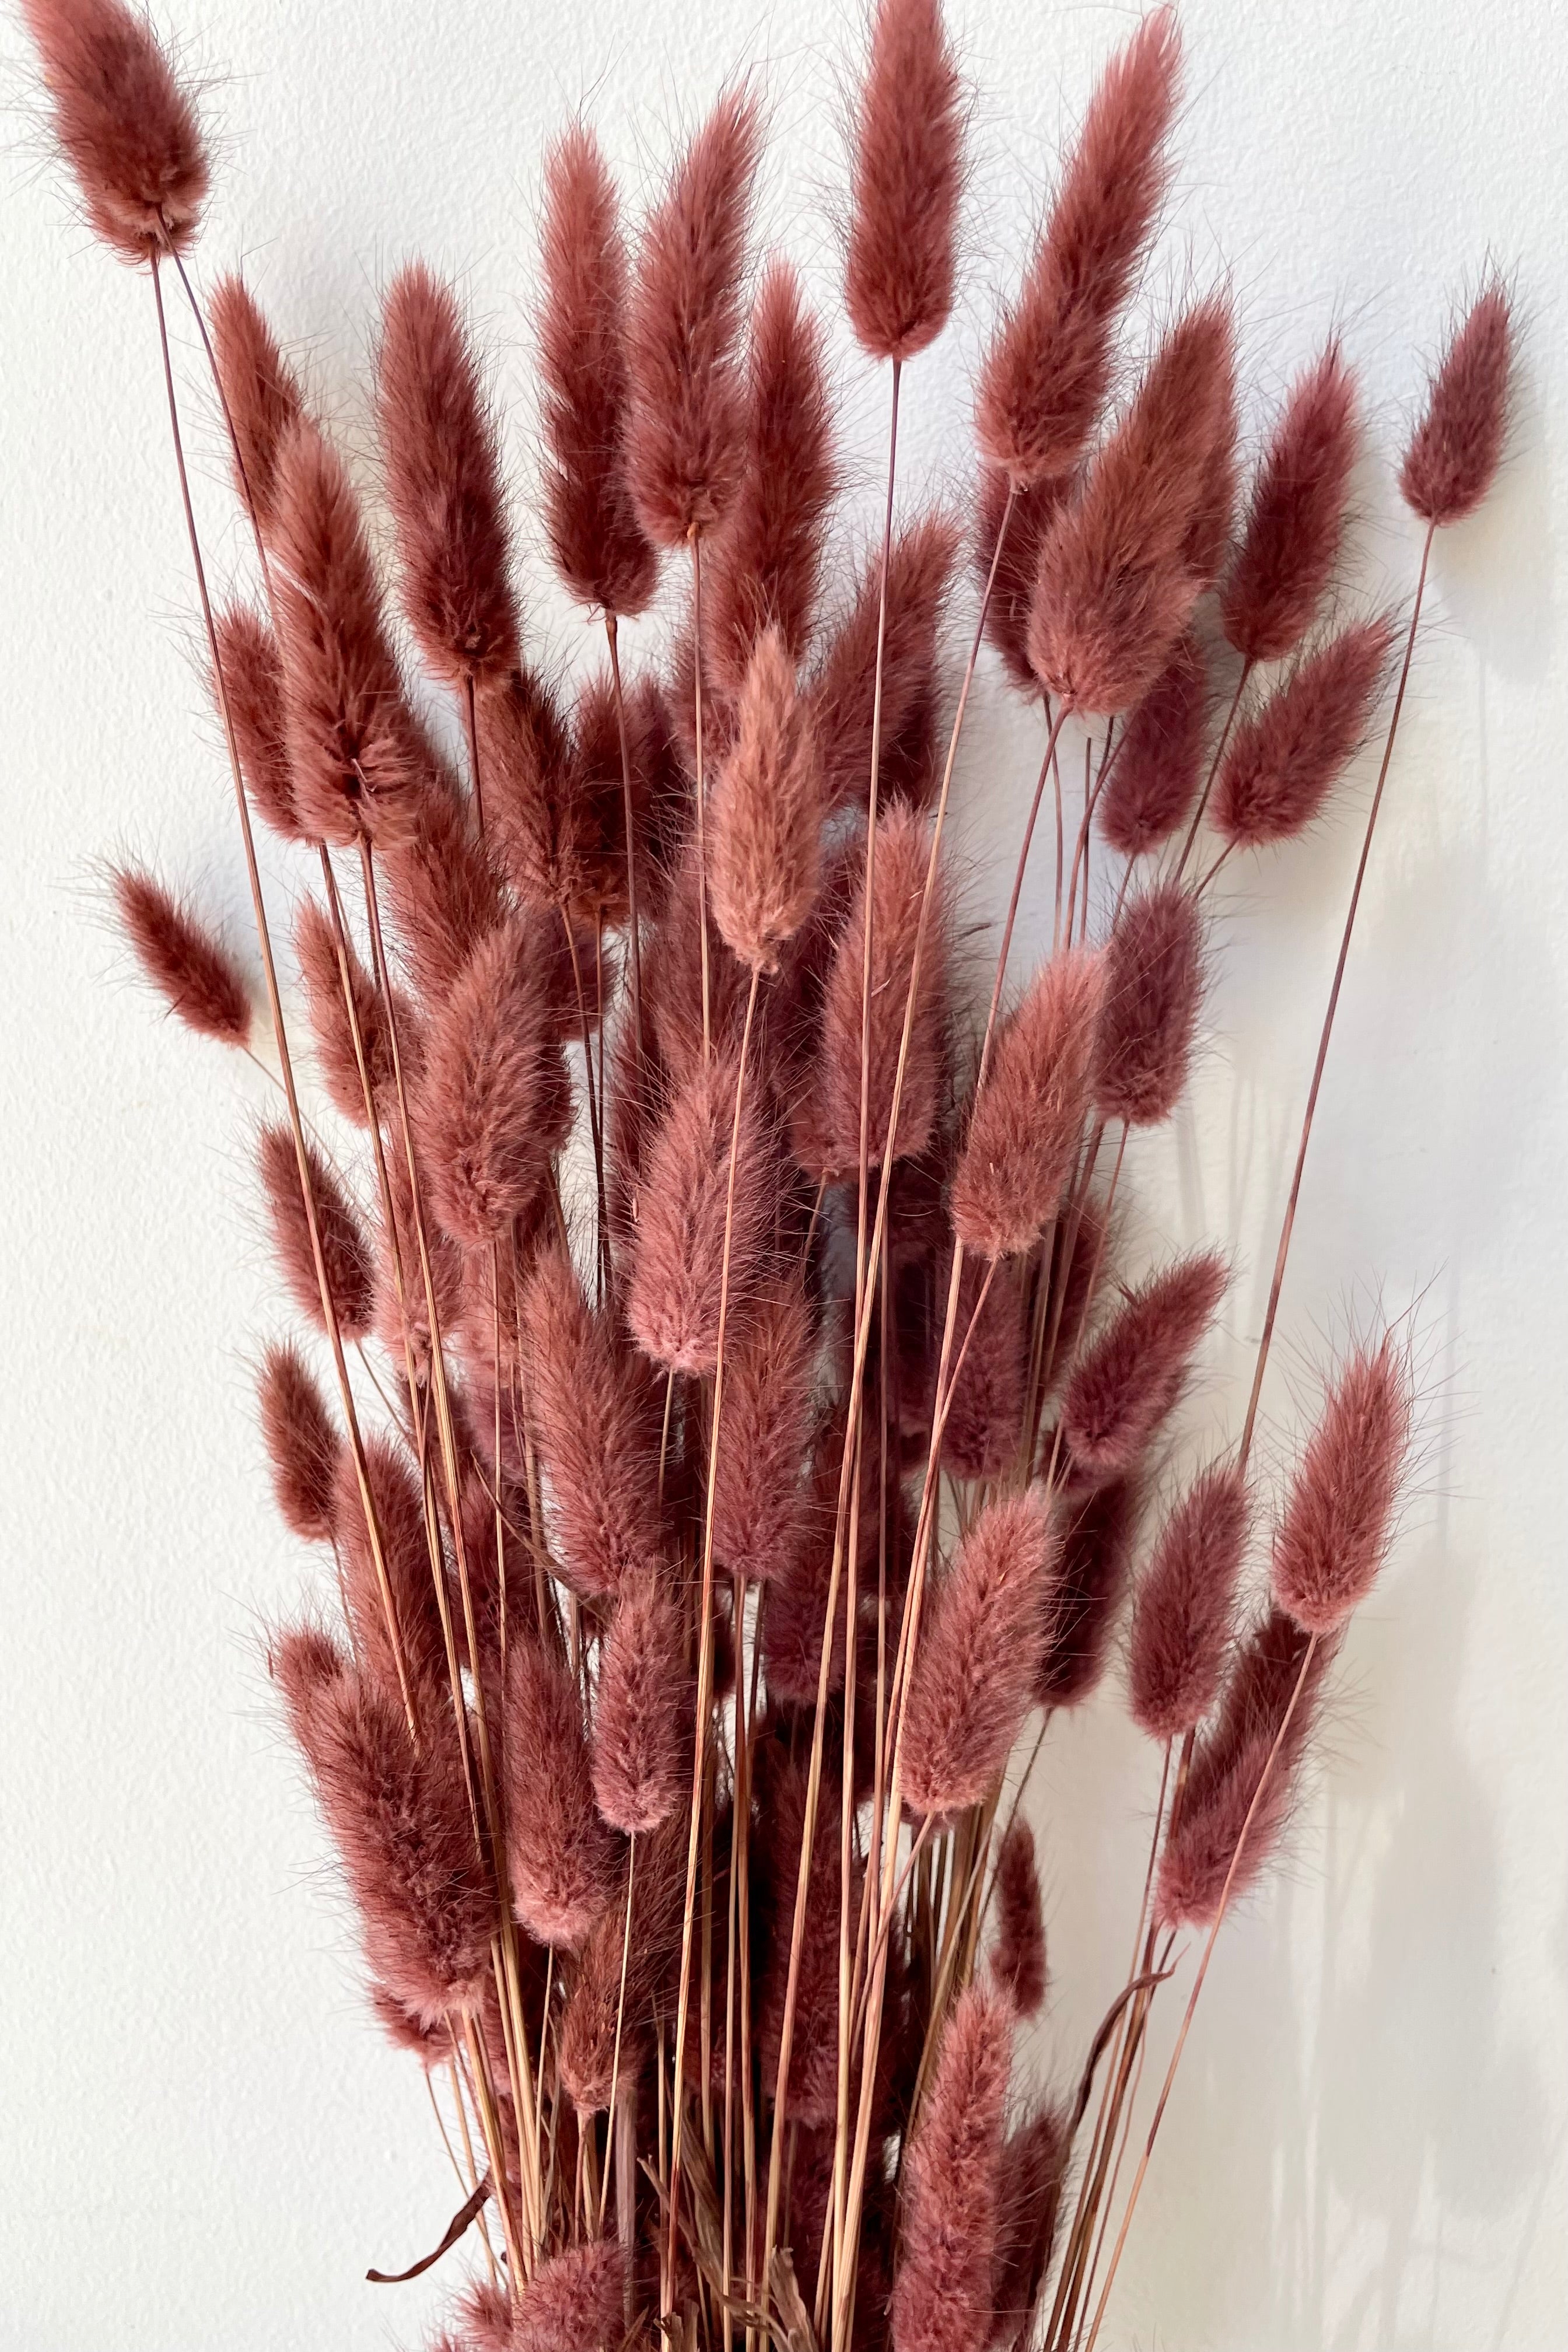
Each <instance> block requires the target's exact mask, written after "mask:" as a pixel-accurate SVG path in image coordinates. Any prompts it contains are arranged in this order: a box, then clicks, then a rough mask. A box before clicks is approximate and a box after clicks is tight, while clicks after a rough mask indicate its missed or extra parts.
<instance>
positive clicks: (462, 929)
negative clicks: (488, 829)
mask: <svg viewBox="0 0 1568 2352" xmlns="http://www.w3.org/2000/svg"><path fill="white" fill-rule="evenodd" d="M416 749H417V750H419V751H421V753H422V754H424V755H426V761H427V752H428V747H427V746H426V745H424V743H423V740H422V739H421V740H420V742H419V744H418V745H417V746H416ZM426 772H427V767H426ZM410 820H411V821H410V823H409V824H408V827H407V830H406V832H405V831H404V830H403V828H402V826H401V824H395V825H389V826H388V827H387V828H386V830H385V834H384V835H383V833H382V831H381V830H380V829H379V824H378V828H377V830H376V833H375V850H376V859H377V864H378V866H379V867H380V868H381V870H382V871H383V873H384V876H385V878H386V895H387V897H388V898H389V899H390V901H391V904H392V911H393V915H394V918H395V926H396V930H397V934H398V938H399V941H400V944H401V946H402V948H403V951H404V954H405V957H406V959H407V962H408V970H409V974H410V977H411V978H412V979H413V981H414V982H415V984H416V987H417V988H418V989H419V991H420V992H421V993H422V994H424V995H425V996H426V997H429V998H431V999H439V998H441V997H443V996H445V995H446V994H447V991H448V990H450V989H452V988H454V987H455V986H456V985H457V983H458V980H459V979H460V977H461V975H462V972H463V968H464V966H465V965H466V964H467V962H468V959H469V957H470V956H471V955H472V954H473V952H474V950H475V949H476V948H477V947H478V946H479V942H480V940H484V939H486V938H488V937H489V934H490V932H492V931H494V930H498V929H500V926H501V924H502V923H503V922H504V920H505V919H506V911H507V909H506V898H505V895H504V893H503V891H502V889H501V885H500V877H498V875H497V873H496V869H495V867H494V866H492V865H491V863H490V861H489V856H488V855H487V853H486V850H485V847H484V845H483V844H482V843H481V842H480V841H479V837H478V835H477V834H476V832H475V830H474V824H473V815H472V811H471V809H470V808H469V806H468V804H467V803H465V802H464V801H463V800H462V799H461V798H459V796H458V791H457V788H456V786H455V784H454V783H453V781H452V779H451V777H450V776H449V775H447V774H446V773H445V772H441V773H440V774H439V775H438V777H437V779H436V781H435V782H433V783H432V784H431V785H430V787H429V788H428V789H425V788H421V789H420V790H419V791H418V792H417V793H416V798H415V800H414V802H413V803H412V806H411V810H410Z"/></svg>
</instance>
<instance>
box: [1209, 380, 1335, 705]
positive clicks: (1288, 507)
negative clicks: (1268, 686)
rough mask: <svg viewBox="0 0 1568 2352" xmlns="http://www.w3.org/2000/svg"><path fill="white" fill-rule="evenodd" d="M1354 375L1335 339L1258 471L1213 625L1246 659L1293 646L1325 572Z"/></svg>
mask: <svg viewBox="0 0 1568 2352" xmlns="http://www.w3.org/2000/svg"><path fill="white" fill-rule="evenodd" d="M1360 437H1361V436H1360V426H1359V421H1358V418H1357V415H1356V389H1355V379H1354V377H1353V376H1352V374H1351V372H1350V370H1349V368H1348V367H1346V365H1345V362H1344V359H1343V357H1342V353H1341V351H1340V347H1339V345H1338V343H1337V342H1332V343H1331V344H1330V345H1329V347H1328V349H1327V351H1325V352H1324V353H1323V355H1322V357H1321V359H1320V360H1319V361H1318V362H1317V363H1316V365H1315V366H1313V367H1311V368H1310V369H1309V370H1308V371H1307V373H1305V374H1304V375H1303V376H1301V377H1300V380H1299V381H1298V383H1296V384H1295V385H1294V387H1293V388H1292V390H1291V393H1290V395H1289V399H1288V400H1287V402H1286V404H1285V407H1284V411H1283V413H1282V414H1281V415H1280V418H1279V423H1278V425H1276V426H1275V428H1274V434H1273V437H1272V439H1271V440H1270V442H1269V444H1268V449H1267V450H1266V451H1265V453H1264V457H1263V462H1262V464H1261V465H1260V466H1259V467H1258V474H1257V478H1256V479H1255V480H1254V482H1253V485H1252V491H1251V496H1250V498H1249V499H1248V501H1247V521H1246V524H1245V526H1244V528H1243V530H1242V538H1241V545H1240V546H1239V548H1238V549H1237V554H1236V561H1235V562H1234V563H1233V564H1232V565H1231V568H1230V572H1229V576H1228V577H1227V579H1226V583H1225V593H1224V594H1223V595H1222V597H1221V599H1220V608H1219V609H1220V622H1221V625H1222V626H1223V627H1224V630H1225V633H1226V636H1227V637H1228V638H1229V639H1230V642H1231V644H1232V645H1233V646H1235V647H1236V649H1237V653H1238V654H1241V655H1243V656H1245V657H1246V658H1247V660H1248V661H1249V662H1260V661H1278V660H1279V658H1280V656H1282V655H1284V654H1288V653H1289V651H1290V650H1291V648H1292V646H1297V645H1299V644H1300V641H1301V638H1302V637H1303V636H1304V635H1305V634H1306V632H1307V630H1308V628H1309V627H1310V625H1311V620H1312V615H1313V614H1314V613H1315V612H1316V611H1317V609H1318V603H1319V599H1320V598H1321V595H1322V593H1323V591H1324V589H1325V588H1326V587H1327V586H1328V584H1329V582H1330V580H1331V578H1332V576H1333V570H1334V565H1335V563H1336V562H1338V560H1339V552H1340V541H1341V540H1342V537H1343V535H1344V525H1345V507H1346V502H1347V500H1348V499H1349V497H1350V483H1351V473H1352V468H1353V467H1354V465H1355V459H1356V451H1357V448H1358V446H1359V443H1360Z"/></svg>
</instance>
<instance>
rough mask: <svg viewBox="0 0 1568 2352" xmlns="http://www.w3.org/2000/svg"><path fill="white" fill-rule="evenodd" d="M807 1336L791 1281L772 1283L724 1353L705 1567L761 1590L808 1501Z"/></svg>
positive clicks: (799, 1526) (801, 1536)
mask: <svg viewBox="0 0 1568 2352" xmlns="http://www.w3.org/2000/svg"><path fill="white" fill-rule="evenodd" d="M815 1355H816V1334H815V1332H814V1330H813V1328H812V1316H811V1309H810V1307H809V1306H808V1305H807V1302H806V1298H805V1292H804V1290H803V1289H802V1287H801V1285H800V1282H799V1279H798V1278H797V1277H795V1276H789V1277H786V1278H784V1279H783V1280H780V1281H777V1282H773V1283H771V1284H770V1285H769V1286H767V1287H766V1288H765V1289H764V1290H763V1292H762V1293H761V1295H760V1296H759V1297H757V1298H756V1299H755V1300H754V1301H753V1303H752V1307H751V1309H750V1311H749V1313H748V1315H747V1317H746V1319H745V1323H744V1326H743V1328H742V1329H741V1330H740V1331H738V1332H737V1334H736V1339H735V1345H734V1347H733V1349H730V1348H728V1347H726V1349H725V1362H724V1396H723V1404H722V1409H721V1416H720V1429H719V1458H718V1467H717V1475H716V1476H715V1479H714V1484H713V1557H714V1559H716V1560H717V1561H718V1563H719V1565H720V1567H721V1568H727V1569H729V1570H731V1574H733V1575H736V1576H745V1577H748V1578H750V1579H751V1580H752V1582H753V1583H758V1584H765V1583H768V1582H769V1581H770V1580H772V1579H773V1578H774V1577H776V1576H779V1575H782V1574H784V1572H785V1571H786V1570H788V1569H789V1568H790V1567H791V1565H792V1564H793V1562H794V1561H795V1559H796V1558H797V1557H798V1555H799V1552H800V1549H801V1546H802V1544H803V1542H804V1540H805V1525H806V1514H807V1508H808V1501H809V1497H808V1494H807V1490H806V1488H805V1485H804V1483H803V1481H802V1477H801V1465H802V1463H803V1462H804V1460H805V1454H806V1452H807V1449H808V1446H809V1443H810V1437H811V1419H812V1380H813V1372H814V1370H815Z"/></svg>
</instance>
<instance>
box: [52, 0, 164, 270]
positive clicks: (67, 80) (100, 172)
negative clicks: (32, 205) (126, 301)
mask: <svg viewBox="0 0 1568 2352" xmlns="http://www.w3.org/2000/svg"><path fill="white" fill-rule="evenodd" d="M22 14H23V16H24V17H25V18H26V25H27V29H28V31H29V32H30V33H31V34H32V36H33V39H34V41H35V43H36V44H37V51H38V62H39V64H40V66H41V67H42V68H43V77H44V87H45V89H47V91H48V94H49V104H50V110H51V113H52V118H53V128H54V134H55V137H56V139H57V140H58V142H59V145H60V151H61V152H62V153H63V155H64V156H65V159H66V161H67V163H68V164H69V165H70V168H71V170H72V172H73V173H74V174H75V175H76V182H77V185H78V187H79V189H80V191H81V198H82V204H83V206H84V208H85V210H86V213H87V220H88V226H89V228H90V229H91V231H92V233H93V235H94V236H97V237H101V239H102V240H103V242H104V244H105V245H107V246H109V247H110V249H111V250H112V251H113V252H115V253H117V254H118V255H119V256H120V257H121V260H122V261H129V262H132V263H141V262H148V261H152V260H153V258H154V257H156V256H157V255H158V254H161V253H183V252H184V250H185V247H187V246H188V245H189V244H190V242H191V240H192V238H193V237H194V236H195V233H196V230H197V228H198V226H199V225H200V222H201V212H202V206H203V205H204V204H205V202H206V195H207V186H208V178H209V174H208V167H207V154H206V147H205V142H204V141H203V138H202V127H201V123H200V121H199V120H198V118H197V115H196V110H195V105H194V104H193V102H192V100H191V98H190V96H189V94H188V93H187V92H186V91H185V90H184V89H182V88H181V87H180V84H179V82H178V80H177V79H175V76H174V68H173V67H172V66H171V65H170V63H169V60H168V58H167V57H166V56H165V54H164V52H163V48H162V47H161V46H160V44H159V41H158V37H157V36H156V34H155V33H154V32H153V27H152V26H151V25H150V24H149V22H148V20H147V18H146V17H145V16H142V14H141V13H140V12H139V11H138V10H136V9H133V8H131V7H128V6H126V5H123V0H23V5H22Z"/></svg>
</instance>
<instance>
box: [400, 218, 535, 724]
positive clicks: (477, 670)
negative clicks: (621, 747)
mask: <svg viewBox="0 0 1568 2352" xmlns="http://www.w3.org/2000/svg"><path fill="white" fill-rule="evenodd" d="M376 418H377V423H378V425H379V427H380V433H381V452H382V461H383V465H384V469H385V479H386V494H387V501H388V503H389V505H390V506H391V509H392V520H393V525H394V528H395V531H396V536H397V554H398V561H399V564H400V566H401V571H402V586H403V609H404V611H405V613H406V614H407V615H408V624H409V626H410V628H412V630H413V631H414V635H415V636H416V639H417V640H418V644H419V649H420V651H421V653H422V654H423V655H424V656H425V658H426V662H428V664H429V666H430V667H431V668H432V669H433V670H434V671H435V673H436V675H437V677H444V678H446V679H447V680H448V682H449V683H450V684H452V685H453V686H460V685H464V684H468V685H477V684H478V682H479V679H481V678H494V677H504V676H505V674H506V672H507V671H508V670H509V669H510V667H511V666H512V664H513V662H515V660H516V658H517V612H516V607H515V605H514V604H513V602H512V593H511V585H510V580H509V578H508V565H509V560H510V546H509V542H508V535H507V526H506V514H505V506H504V500H503V498H502V493H501V481H500V448H499V446H497V439H496V429H495V423H494V420H493V418H492V417H491V415H490V412H489V404H488V403H487V401H486V398H485V393H484V388H483V385H482V383H481V382H480V378H479V365H478V362H477V361H476V360H475V357H474V353H473V350H472V347H471V345H470V343H469V341H468V332H467V330H466V328H465V326H464V323H463V318H462V314H461V312H460V310H458V299H457V296H456V295H455V294H454V293H453V291H452V289H451V288H450V287H449V286H443V285H442V283H441V281H440V279H439V278H437V277H436V276H435V275H434V273H433V272H432V271H431V270H429V269H427V268H426V266H425V264H424V263H423V262H418V261H416V262H413V263H411V264H410V265H409V266H408V268H405V269H402V270H400V271H399V272H398V274H397V276H396V277H395V278H394V279H393V281H392V286H391V289H390V291H389V292H388V294H387V297H386V301H385V305H384V309H383V310H382V318H381V348H380V351H379V352H378V353H377V360H376Z"/></svg>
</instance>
